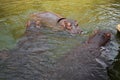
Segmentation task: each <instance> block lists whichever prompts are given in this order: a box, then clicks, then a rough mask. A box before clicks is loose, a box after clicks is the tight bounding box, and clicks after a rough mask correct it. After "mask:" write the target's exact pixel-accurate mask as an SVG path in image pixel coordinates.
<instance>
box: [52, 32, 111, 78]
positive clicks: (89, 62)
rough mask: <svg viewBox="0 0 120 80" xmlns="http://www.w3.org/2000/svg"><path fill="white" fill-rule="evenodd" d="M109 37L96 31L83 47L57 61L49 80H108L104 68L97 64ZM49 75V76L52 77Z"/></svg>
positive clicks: (108, 33) (109, 34)
mask: <svg viewBox="0 0 120 80" xmlns="http://www.w3.org/2000/svg"><path fill="white" fill-rule="evenodd" d="M110 37H111V33H110V32H107V31H97V32H96V33H95V34H94V35H93V36H91V37H90V38H89V40H88V41H87V43H86V44H85V45H83V46H80V47H76V48H74V49H73V50H71V51H70V52H68V53H67V54H66V55H65V56H64V57H62V58H60V59H58V62H57V65H56V70H55V72H54V74H52V75H53V77H54V79H51V80H108V79H109V77H108V75H107V70H106V67H105V66H103V65H102V64H100V63H99V61H98V62H97V59H99V56H100V54H101V52H100V47H101V46H104V45H105V44H106V43H107V42H108V41H109V40H110ZM52 75H51V76H52Z"/></svg>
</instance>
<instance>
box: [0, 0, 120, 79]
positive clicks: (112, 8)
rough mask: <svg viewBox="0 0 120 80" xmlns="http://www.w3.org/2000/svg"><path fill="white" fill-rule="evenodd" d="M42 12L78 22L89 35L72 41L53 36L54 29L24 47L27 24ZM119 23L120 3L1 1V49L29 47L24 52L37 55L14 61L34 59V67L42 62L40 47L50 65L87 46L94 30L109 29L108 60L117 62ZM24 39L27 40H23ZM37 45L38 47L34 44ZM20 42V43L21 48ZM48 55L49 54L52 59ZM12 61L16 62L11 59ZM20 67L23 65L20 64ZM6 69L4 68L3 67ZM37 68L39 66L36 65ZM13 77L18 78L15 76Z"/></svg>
mask: <svg viewBox="0 0 120 80" xmlns="http://www.w3.org/2000/svg"><path fill="white" fill-rule="evenodd" d="M58 3H59V4H58ZM39 11H52V12H55V13H57V14H61V15H63V16H65V17H68V18H71V19H75V20H77V21H78V23H79V25H80V27H81V28H82V29H83V31H84V32H85V33H84V34H83V35H77V36H73V37H71V36H70V35H69V34H68V33H66V32H52V31H51V30H50V29H43V30H42V32H41V35H42V34H43V35H42V37H40V38H38V39H34V38H30V40H31V41H30V42H25V43H21V42H20V41H21V40H23V41H26V39H24V37H23V35H24V31H25V23H26V21H27V19H28V18H29V15H30V14H31V13H34V12H39ZM119 19H120V1H119V0H59V1H58V0H44V1H43V0H41V1H40V0H20V1H15V0H1V1H0V49H1V50H3V49H14V48H16V47H17V46H20V45H21V46H24V45H25V46H26V47H21V48H20V49H21V50H22V51H28V52H26V53H29V52H31V51H33V53H35V54H30V55H24V54H20V55H19V56H16V58H13V61H14V60H15V59H17V58H18V57H20V58H22V57H23V56H27V57H26V58H29V59H30V58H31V61H30V62H31V63H32V60H33V62H34V60H35V61H39V57H38V56H40V55H42V54H37V55H36V53H37V52H34V51H36V48H37V47H39V48H37V50H40V51H41V53H45V54H46V55H47V56H50V59H47V58H46V56H43V58H44V57H45V59H46V61H48V60H53V59H56V58H57V57H58V56H61V55H62V54H64V53H65V52H67V51H69V50H70V49H71V48H72V47H74V46H76V45H78V43H82V42H84V40H85V39H86V38H87V37H88V36H89V35H90V34H91V33H92V32H93V30H95V29H108V30H111V31H112V33H113V36H112V39H111V42H110V44H109V45H108V46H107V49H108V50H107V51H108V52H106V53H107V54H110V55H108V57H109V58H110V59H111V60H113V59H114V57H115V56H116V55H117V54H118V49H119V48H118V46H119V39H117V40H116V37H115V34H116V25H117V24H119V23H120V20H119ZM33 35H34V34H33ZM21 37H23V38H22V39H20V38H21ZM36 38H37V37H36ZM39 39H40V40H39ZM35 41H36V44H37V45H34V44H32V43H33V42H35ZM17 42H19V44H18V43H17ZM37 42H41V43H37ZM79 45H81V44H79ZM31 46H32V47H31ZM21 53H22V52H21ZM47 53H49V55H48V54H47ZM53 53H54V54H53ZM26 58H23V64H24V62H25V61H27V60H26ZM51 58H52V59H51ZM118 58H119V57H118ZM41 59H42V58H41ZM10 61H12V60H11V59H10ZM50 62H52V61H50ZM118 62H119V61H118ZM16 63H18V64H19V62H16ZM20 63H21V62H20ZM48 63H49V62H48ZM53 63H54V60H53ZM2 65H3V64H2ZM2 65H0V66H1V67H2ZM20 65H22V64H20ZM27 66H29V65H27ZM33 66H39V65H37V64H33ZM46 66H48V65H46ZM113 66H115V67H112V68H111V69H110V70H111V71H110V72H109V73H110V75H112V77H111V78H112V79H113V80H119V79H120V78H119V76H120V75H119V74H120V71H119V70H118V68H117V67H116V66H118V67H120V65H119V64H116V63H115V64H113ZM1 69H3V68H1ZM30 69H31V68H30ZM13 70H14V69H13ZM15 70H17V69H15ZM19 70H21V69H19ZM23 70H24V69H23ZM34 70H35V69H33V71H34ZM1 72H2V71H1ZM18 72H19V71H18ZM7 74H9V73H7ZM18 74H19V73H18ZM3 75H5V74H3ZM10 76H12V75H10ZM13 76H14V77H15V75H13ZM8 77H9V76H8ZM1 79H2V78H1ZM3 80H4V79H3Z"/></svg>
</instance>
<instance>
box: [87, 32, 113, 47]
mask: <svg viewBox="0 0 120 80" xmlns="http://www.w3.org/2000/svg"><path fill="white" fill-rule="evenodd" d="M110 38H111V32H110V31H107V30H97V31H95V32H94V35H92V36H91V37H90V38H89V39H88V41H87V43H88V44H92V45H94V46H96V47H97V46H104V45H105V44H106V43H107V42H108V41H109V40H110Z"/></svg>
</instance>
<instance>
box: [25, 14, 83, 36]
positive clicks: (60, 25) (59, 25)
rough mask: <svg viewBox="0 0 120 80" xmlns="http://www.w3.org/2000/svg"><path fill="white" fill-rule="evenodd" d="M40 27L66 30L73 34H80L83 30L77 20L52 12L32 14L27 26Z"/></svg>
mask: <svg viewBox="0 0 120 80" xmlns="http://www.w3.org/2000/svg"><path fill="white" fill-rule="evenodd" d="M32 25H34V27H37V28H40V27H43V26H47V27H51V28H53V30H55V31H58V30H66V31H68V32H69V33H71V34H80V33H81V32H82V30H81V29H80V27H79V26H78V22H77V21H76V20H72V19H67V18H65V17H62V16H60V15H58V14H55V13H52V12H38V13H33V14H31V15H30V20H28V21H27V23H26V27H30V26H32Z"/></svg>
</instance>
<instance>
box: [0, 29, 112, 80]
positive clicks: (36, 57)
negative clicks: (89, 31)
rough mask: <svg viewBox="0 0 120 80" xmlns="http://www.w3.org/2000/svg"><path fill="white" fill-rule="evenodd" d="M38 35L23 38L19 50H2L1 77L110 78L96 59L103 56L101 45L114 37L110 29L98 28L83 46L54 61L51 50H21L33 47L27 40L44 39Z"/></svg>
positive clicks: (39, 79) (35, 79) (23, 79)
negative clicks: (27, 38)
mask: <svg viewBox="0 0 120 80" xmlns="http://www.w3.org/2000/svg"><path fill="white" fill-rule="evenodd" d="M36 35H37V36H34V37H35V38H30V39H29V41H28V40H27V41H23V43H24V45H20V46H19V47H18V49H13V50H10V51H1V52H0V56H1V57H0V79H1V80H107V79H108V78H109V77H108V75H107V70H106V68H105V67H104V66H103V65H101V64H100V63H99V62H98V61H97V59H99V56H100V55H101V52H100V47H101V46H104V45H106V43H107V42H108V41H109V40H110V38H111V33H110V32H109V31H104V30H102V31H97V32H96V33H95V34H94V35H93V36H91V37H90V38H89V39H88V40H87V41H86V43H85V44H83V46H77V47H75V48H73V49H72V50H71V51H69V52H68V53H65V55H64V56H62V57H59V58H57V59H55V60H54V59H53V58H50V57H49V56H48V55H49V54H48V53H42V52H41V51H40V49H38V50H37V51H36V52H30V50H29V51H27V50H28V49H25V50H23V49H22V50H21V49H20V48H21V47H22V48H26V47H27V46H28V47H31V46H32V45H31V46H29V45H28V43H32V44H33V46H36V45H35V43H37V44H38V42H37V41H36V42H35V40H36V39H37V38H38V41H39V40H40V39H41V37H40V36H41V35H40V36H39V35H38V34H36ZM29 36H30V35H29ZM39 42H40V41H39ZM25 44H26V46H25ZM38 46H40V45H38ZM38 46H37V47H38ZM42 46H43V44H42Z"/></svg>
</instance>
